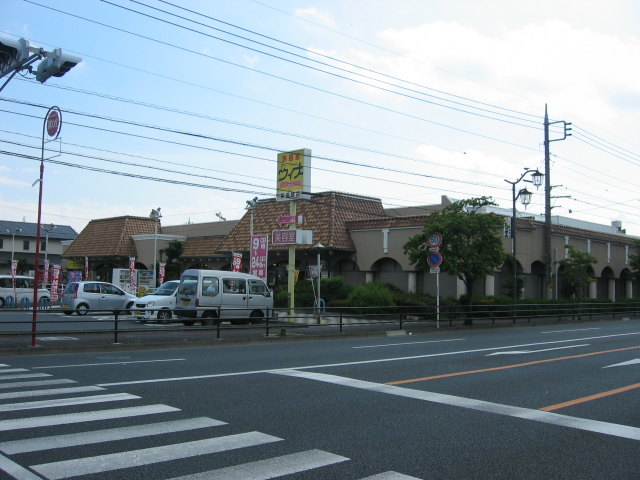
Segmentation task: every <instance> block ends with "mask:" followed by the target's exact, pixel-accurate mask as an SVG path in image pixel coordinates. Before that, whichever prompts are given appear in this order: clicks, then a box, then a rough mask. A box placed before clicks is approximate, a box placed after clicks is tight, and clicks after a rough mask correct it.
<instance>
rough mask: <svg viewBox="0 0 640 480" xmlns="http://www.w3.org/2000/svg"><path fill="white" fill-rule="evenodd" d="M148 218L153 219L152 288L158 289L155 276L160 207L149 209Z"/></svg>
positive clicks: (160, 216)
mask: <svg viewBox="0 0 640 480" xmlns="http://www.w3.org/2000/svg"><path fill="white" fill-rule="evenodd" d="M149 218H153V219H154V226H153V287H154V288H158V277H157V275H156V255H157V253H158V222H159V221H160V219H161V218H162V215H161V214H160V207H158V208H157V209H155V208H153V209H151V213H150V214H149Z"/></svg>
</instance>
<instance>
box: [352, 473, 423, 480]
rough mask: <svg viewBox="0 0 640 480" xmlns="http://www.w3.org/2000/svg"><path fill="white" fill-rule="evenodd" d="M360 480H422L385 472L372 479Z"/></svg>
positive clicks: (362, 479) (364, 479) (373, 476)
mask: <svg viewBox="0 0 640 480" xmlns="http://www.w3.org/2000/svg"><path fill="white" fill-rule="evenodd" d="M360 480H421V479H419V478H418V477H410V476H409V475H404V474H402V473H398V472H391V471H390V472H384V473H378V474H377V475H372V476H370V477H365V478H361V479H360Z"/></svg>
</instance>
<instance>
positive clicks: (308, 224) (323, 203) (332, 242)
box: [220, 192, 384, 252]
mask: <svg viewBox="0 0 640 480" xmlns="http://www.w3.org/2000/svg"><path fill="white" fill-rule="evenodd" d="M296 207H297V208H296V214H297V215H303V216H304V217H305V223H304V224H303V225H299V226H298V228H300V229H304V230H312V231H313V243H314V244H316V243H322V244H323V245H324V246H325V247H326V248H333V249H337V250H354V249H355V246H354V244H353V241H352V240H351V236H350V235H349V231H348V230H347V227H346V223H347V222H348V221H350V220H358V219H366V218H371V217H380V216H383V215H384V211H383V208H382V203H381V202H380V199H377V198H372V197H362V196H356V195H348V194H343V193H338V192H325V193H319V194H314V196H313V198H312V199H310V200H298V201H297V205H296ZM280 215H289V202H278V201H276V200H275V199H268V200H261V201H259V208H258V209H256V210H255V211H254V225H253V233H254V235H264V234H268V235H269V237H270V238H271V232H272V231H273V230H282V229H284V228H285V227H280V225H278V218H279V217H280ZM250 224H251V215H250V212H246V213H245V215H244V216H243V217H242V219H240V221H239V222H238V224H237V225H236V226H235V228H234V229H233V230H232V231H231V232H230V233H229V236H228V237H227V238H226V239H225V240H224V241H223V242H222V244H221V245H220V251H221V252H229V251H247V250H249V236H250V234H249V232H250ZM286 248H287V246H286V245H269V249H270V250H284V249H286ZM298 248H300V249H304V248H309V246H305V245H300V246H298Z"/></svg>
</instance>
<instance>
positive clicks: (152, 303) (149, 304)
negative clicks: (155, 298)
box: [147, 302, 156, 307]
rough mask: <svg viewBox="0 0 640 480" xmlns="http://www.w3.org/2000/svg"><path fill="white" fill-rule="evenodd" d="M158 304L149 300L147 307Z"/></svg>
mask: <svg viewBox="0 0 640 480" xmlns="http://www.w3.org/2000/svg"><path fill="white" fill-rule="evenodd" d="M155 304H156V302H149V303H147V307H153V306H154V305H155Z"/></svg>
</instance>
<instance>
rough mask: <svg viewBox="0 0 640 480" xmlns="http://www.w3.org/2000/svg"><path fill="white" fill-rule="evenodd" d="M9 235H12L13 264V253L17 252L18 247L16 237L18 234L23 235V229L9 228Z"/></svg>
mask: <svg viewBox="0 0 640 480" xmlns="http://www.w3.org/2000/svg"><path fill="white" fill-rule="evenodd" d="M7 233H8V234H9V235H11V261H12V262H13V252H14V251H15V249H16V248H15V247H16V235H17V234H18V233H22V229H21V228H7Z"/></svg>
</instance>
